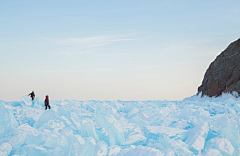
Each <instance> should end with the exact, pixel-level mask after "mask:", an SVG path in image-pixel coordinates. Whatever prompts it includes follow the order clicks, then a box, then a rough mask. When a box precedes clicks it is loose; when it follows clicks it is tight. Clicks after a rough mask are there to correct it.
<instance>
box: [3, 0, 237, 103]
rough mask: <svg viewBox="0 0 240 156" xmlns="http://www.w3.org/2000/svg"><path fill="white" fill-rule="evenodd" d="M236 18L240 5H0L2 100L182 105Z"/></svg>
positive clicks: (229, 38)
mask: <svg viewBox="0 0 240 156" xmlns="http://www.w3.org/2000/svg"><path fill="white" fill-rule="evenodd" d="M239 17H240V1H239V0H231V1H227V0H218V1H208V0H202V1H190V0H179V1H177V0H174V1H173V0H168V1H166V0H158V1H156V0H149V1H142V0H140V1H139V0H138V1H136V0H131V1H129V0H128V1H126V0H122V1H107V0H102V1H80V0H78V1H73V0H69V1H63V0H58V1H55V0H52V1H47V0H41V1H32V0H31V1H30V0H11V1H6V0H2V1H1V5H0V23H1V24H0V73H1V78H0V100H4V101H19V100H21V97H22V96H24V95H27V94H29V93H30V92H31V91H32V90H33V91H35V93H36V96H37V97H39V98H40V99H41V100H43V99H44V97H45V95H49V97H50V100H64V99H67V100H182V99H184V98H186V97H189V96H192V95H195V94H196V93H197V88H198V86H200V85H201V82H202V79H203V77H204V73H205V71H206V70H207V68H208V66H209V64H210V63H211V62H212V61H214V59H215V58H216V56H217V55H219V54H220V53H221V52H222V51H223V50H224V49H226V47H227V46H228V45H229V44H230V43H231V42H233V41H235V40H237V39H238V38H240V18H239Z"/></svg>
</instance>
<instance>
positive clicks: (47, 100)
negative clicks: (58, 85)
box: [44, 95, 51, 110]
mask: <svg viewBox="0 0 240 156" xmlns="http://www.w3.org/2000/svg"><path fill="white" fill-rule="evenodd" d="M44 103H45V110H47V107H48V109H51V107H50V105H49V99H48V95H47V96H46V99H45V102H44Z"/></svg>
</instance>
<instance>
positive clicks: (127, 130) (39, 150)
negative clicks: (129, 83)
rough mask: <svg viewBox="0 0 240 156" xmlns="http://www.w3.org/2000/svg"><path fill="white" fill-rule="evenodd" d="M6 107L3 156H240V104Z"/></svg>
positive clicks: (1, 113) (194, 101) (27, 102)
mask: <svg viewBox="0 0 240 156" xmlns="http://www.w3.org/2000/svg"><path fill="white" fill-rule="evenodd" d="M50 105H51V107H52V109H51V110H44V104H43V101H41V100H40V99H39V98H36V99H35V101H34V102H32V101H31V99H30V98H29V97H28V96H23V97H22V98H21V101H20V102H4V101H0V155H1V156H7V155H14V156H17V155H18V156H25V155H30V156H45V155H46V156H74V155H77V156H95V155H96V156H105V155H110V156H178V155H179V156H191V155H198V156H199V155H206V156H222V155H223V156H230V155H235V156H239V155H240V133H239V130H240V127H239V125H240V98H235V97H233V96H232V95H229V94H224V95H223V96H222V97H218V98H209V97H203V98H201V97H200V96H192V97H189V98H186V99H184V100H182V101H69V100H64V101H50Z"/></svg>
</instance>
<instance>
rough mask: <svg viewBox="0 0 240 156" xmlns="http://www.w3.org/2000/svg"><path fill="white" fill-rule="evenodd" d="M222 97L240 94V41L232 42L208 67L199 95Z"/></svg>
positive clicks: (199, 88)
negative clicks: (229, 94)
mask: <svg viewBox="0 0 240 156" xmlns="http://www.w3.org/2000/svg"><path fill="white" fill-rule="evenodd" d="M200 92H202V96H204V95H207V96H209V97H212V96H220V95H222V93H223V92H229V93H233V92H237V93H238V94H240V39H238V40H236V41H234V42H232V43H231V44H230V45H229V46H228V47H227V48H226V49H225V50H224V51H223V52H222V53H221V54H220V55H218V56H217V58H216V59H215V60H214V61H213V62H212V63H211V64H210V66H209V67H208V69H207V71H206V73H205V75H204V79H203V81H202V84H201V86H199V87H198V94H199V93H200Z"/></svg>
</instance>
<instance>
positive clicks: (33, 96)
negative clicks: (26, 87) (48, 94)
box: [28, 91, 35, 101]
mask: <svg viewBox="0 0 240 156" xmlns="http://www.w3.org/2000/svg"><path fill="white" fill-rule="evenodd" d="M28 96H30V97H31V98H32V101H33V100H34V98H35V94H34V91H32V92H31V93H29V94H28Z"/></svg>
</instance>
